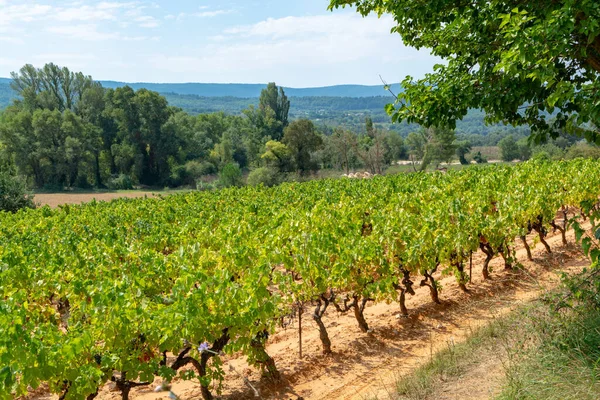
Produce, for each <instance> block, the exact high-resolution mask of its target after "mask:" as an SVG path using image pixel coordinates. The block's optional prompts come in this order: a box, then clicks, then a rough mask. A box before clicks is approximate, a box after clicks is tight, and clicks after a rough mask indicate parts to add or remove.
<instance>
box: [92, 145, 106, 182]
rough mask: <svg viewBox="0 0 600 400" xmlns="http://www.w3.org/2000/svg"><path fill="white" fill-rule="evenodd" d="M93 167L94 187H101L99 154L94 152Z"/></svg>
mask: <svg viewBox="0 0 600 400" xmlns="http://www.w3.org/2000/svg"><path fill="white" fill-rule="evenodd" d="M94 157H95V159H94V169H95V173H96V187H99V188H101V187H103V186H104V184H103V183H102V174H101V173H100V154H99V153H96V154H94Z"/></svg>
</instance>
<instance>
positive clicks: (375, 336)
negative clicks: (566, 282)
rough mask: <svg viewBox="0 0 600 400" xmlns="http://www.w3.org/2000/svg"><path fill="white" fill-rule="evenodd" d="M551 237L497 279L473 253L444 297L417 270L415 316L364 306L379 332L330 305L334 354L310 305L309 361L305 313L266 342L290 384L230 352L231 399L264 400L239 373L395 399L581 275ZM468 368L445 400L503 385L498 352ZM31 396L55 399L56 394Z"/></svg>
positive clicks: (573, 257) (181, 388)
mask: <svg viewBox="0 0 600 400" xmlns="http://www.w3.org/2000/svg"><path fill="white" fill-rule="evenodd" d="M567 238H568V240H569V242H570V243H573V242H574V241H575V239H574V237H573V233H572V232H570V233H569V234H568V235H567ZM528 241H529V242H530V243H533V241H534V238H533V237H532V236H531V237H529V238H528ZM547 241H548V243H549V244H550V246H551V247H552V249H553V254H551V255H549V254H546V252H545V250H544V249H543V246H542V245H541V244H538V245H537V246H535V248H533V247H532V252H533V257H534V261H533V262H530V261H528V260H527V257H526V253H525V250H524V249H523V248H522V246H521V245H520V243H518V245H517V258H518V260H519V262H520V263H521V264H522V269H519V270H516V271H512V272H507V271H504V270H503V263H502V260H501V259H495V260H494V261H493V262H492V263H491V266H492V267H493V269H494V270H493V273H492V280H489V281H483V280H482V278H481V272H480V270H481V265H482V264H483V259H484V257H483V255H482V254H480V253H478V254H474V256H473V284H472V285H469V288H470V293H469V294H466V293H463V292H461V291H460V290H459V288H458V286H457V284H456V281H455V278H454V277H452V276H447V277H440V276H439V274H438V278H440V282H441V284H442V287H443V290H442V292H441V294H440V296H441V300H442V303H443V304H441V305H435V304H433V303H432V302H431V300H430V298H429V289H428V288H426V287H424V288H418V278H417V277H414V278H413V280H414V281H415V283H416V285H415V288H416V295H415V296H412V297H411V296H409V297H408V298H407V306H408V308H409V313H410V316H409V318H406V319H402V318H398V314H399V306H398V304H396V303H394V304H385V303H378V304H371V305H370V306H368V307H367V309H366V311H365V317H366V319H367V321H368V322H369V324H370V327H371V330H372V333H370V334H363V333H361V332H360V330H359V328H358V326H357V324H356V320H355V319H354V318H353V317H352V316H351V315H338V313H337V312H336V311H335V310H334V309H329V310H328V312H327V314H326V315H325V317H324V318H323V320H324V322H325V324H326V326H327V330H328V332H329V335H330V337H331V340H332V343H333V354H332V355H329V356H324V355H321V348H320V341H319V338H318V331H317V326H316V324H315V323H314V322H313V321H312V318H311V314H312V309H310V308H307V310H306V312H305V314H304V315H303V352H304V357H303V358H302V359H301V360H300V359H299V358H298V334H297V328H298V327H297V321H294V323H293V324H292V325H291V326H288V327H287V328H286V329H284V330H280V331H278V332H277V333H276V334H274V335H272V336H271V338H270V339H269V342H268V345H267V351H268V352H269V354H270V355H271V356H272V357H273V358H274V359H275V361H276V363H277V366H278V368H279V370H280V371H281V372H282V374H283V376H284V380H283V382H282V383H279V384H277V385H275V384H272V383H270V382H268V381H266V380H265V379H261V377H260V374H259V373H258V372H257V371H256V370H254V369H251V368H249V367H248V365H247V364H246V363H245V360H244V359H243V358H241V357H236V356H235V355H233V356H228V357H226V358H225V359H224V361H225V367H224V370H225V371H226V374H227V377H226V380H225V382H226V383H225V385H226V386H225V387H224V390H223V398H224V399H227V400H233V399H255V398H256V397H254V393H253V392H252V391H251V390H250V389H249V388H248V387H247V386H246V385H245V384H244V382H243V380H242V379H241V377H240V375H239V374H241V375H243V376H245V377H247V379H248V381H249V382H250V383H251V384H252V385H253V386H255V387H256V388H257V389H258V390H260V392H261V394H262V398H263V399H293V400H296V399H299V398H302V399H304V400H313V399H314V400H316V399H344V400H353V399H356V400H366V399H391V398H395V396H396V382H397V381H398V379H399V378H400V377H402V376H405V375H407V374H409V373H411V372H412V371H414V370H415V369H416V368H418V367H419V366H421V365H423V364H424V363H426V362H427V361H429V360H431V358H432V357H433V355H434V354H436V353H437V352H438V351H440V350H443V349H445V348H447V347H448V345H449V343H459V342H462V341H464V340H465V339H466V338H467V337H469V336H470V335H471V334H472V333H473V332H474V331H476V330H477V329H478V328H480V327H483V326H486V325H488V324H489V323H490V322H491V321H494V320H495V319H496V318H498V317H500V316H504V315H507V314H509V313H511V312H512V311H514V310H515V309H516V308H518V307H519V306H521V305H523V304H525V303H528V302H531V301H532V300H534V299H536V298H538V297H540V296H541V295H542V294H543V293H546V292H547V291H549V290H552V289H553V288H556V286H557V285H558V284H559V282H560V276H559V273H560V272H567V273H575V272H577V271H580V270H581V269H582V268H584V267H586V266H588V265H589V261H588V260H587V259H586V258H585V257H584V256H583V254H582V253H581V251H580V250H579V249H578V248H576V247H575V246H572V245H569V246H566V247H565V246H562V243H561V238H560V235H559V234H558V233H557V234H554V235H552V236H551V237H549V238H548V239H547ZM467 269H468V266H467ZM230 367H232V368H233V369H234V370H230ZM475 375H476V376H477V377H476V379H472V381H473V385H464V384H465V383H466V382H469V381H470V380H471V378H469V376H475ZM469 376H464V377H462V378H461V381H460V382H454V383H452V382H449V383H448V385H447V386H448V387H446V388H445V389H447V390H448V392H449V393H451V397H444V396H442V397H436V398H448V399H450V398H451V399H461V398H469V399H487V398H489V396H490V394H491V393H494V392H496V391H497V390H498V387H499V386H500V384H501V382H500V379H501V378H502V368H501V360H499V359H494V358H490V359H489V360H487V361H486V363H482V364H480V365H479V366H477V367H475V368H473V370H471V371H470V373H469ZM159 383H160V382H159V381H156V382H154V384H153V385H151V386H148V387H142V388H137V389H135V391H134V392H132V396H131V398H133V399H138V400H159V399H160V400H162V399H167V398H168V393H154V392H153V389H154V388H155V387H156V385H158V384H159ZM452 385H454V386H452ZM469 387H470V388H471V389H469ZM459 388H463V389H462V390H463V391H464V393H463V394H464V396H465V397H461V394H460V393H461V392H460V391H458V392H457V390H458V389H459ZM473 388H476V390H475V391H474V390H473ZM173 392H174V393H176V394H177V395H178V396H180V398H181V399H182V400H188V399H198V398H201V396H200V386H199V384H198V382H194V381H187V382H186V381H175V382H174V384H173ZM444 392H446V390H444ZM457 395H458V397H456V396H457ZM449 396H450V395H449ZM32 398H34V399H36V400H42V399H43V400H50V399H52V400H55V399H56V397H52V396H49V395H37V396H32ZM119 398H120V396H119V393H118V392H114V391H112V388H111V386H110V385H107V386H106V387H104V388H103V389H102V391H101V393H100V396H99V399H101V400H109V399H110V400H113V399H114V400H116V399H119Z"/></svg>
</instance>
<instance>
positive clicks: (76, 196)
mask: <svg viewBox="0 0 600 400" xmlns="http://www.w3.org/2000/svg"><path fill="white" fill-rule="evenodd" d="M144 196H148V197H153V196H155V194H154V193H152V192H122V193H119V192H114V193H48V194H47V193H40V194H36V195H35V197H34V198H33V201H34V202H36V203H38V204H41V205H43V206H44V205H48V206H50V207H52V208H56V207H58V206H59V205H63V204H81V203H88V202H90V201H92V200H94V199H96V201H111V200H114V199H120V198H123V197H125V198H128V199H133V198H138V197H144Z"/></svg>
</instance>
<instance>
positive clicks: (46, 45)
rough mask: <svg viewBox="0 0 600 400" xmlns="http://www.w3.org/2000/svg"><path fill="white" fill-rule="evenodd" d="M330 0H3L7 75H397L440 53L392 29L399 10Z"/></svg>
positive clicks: (315, 78)
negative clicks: (378, 12) (42, 71)
mask: <svg viewBox="0 0 600 400" xmlns="http://www.w3.org/2000/svg"><path fill="white" fill-rule="evenodd" d="M328 4H329V2H328V0H291V1H290V0H245V1H242V0H237V1H230V0H220V1H218V0H198V1H193V0H155V1H128V0H124V1H119V0H109V1H94V0H81V1H73V0H53V1H51V0H0V77H8V76H9V75H10V72H11V71H17V70H18V69H19V68H21V67H22V66H23V65H25V64H33V65H35V66H38V67H39V66H43V65H44V64H45V63H47V62H54V63H55V64H58V65H60V66H67V67H69V68H70V69H71V70H74V71H81V72H83V73H85V74H86V75H91V76H92V77H93V78H94V79H96V80H116V81H124V82H168V83H175V82H207V83H266V82H276V83H277V84H278V85H283V86H287V87H316V86H328V85H338V84H369V85H374V84H380V83H381V80H380V78H379V76H380V75H381V76H382V77H383V78H384V79H385V81H387V82H389V83H397V82H400V81H401V80H403V79H404V78H405V77H406V76H407V75H411V76H413V77H415V78H420V77H422V76H423V75H424V74H425V73H427V72H431V71H432V68H433V65H434V64H435V63H437V62H439V61H438V60H437V59H436V58H434V57H433V56H431V55H430V54H429V51H428V50H421V51H417V50H415V49H412V48H407V47H405V46H404V45H403V44H402V39H401V37H400V36H399V35H398V34H391V33H390V29H391V28H392V26H393V20H392V18H391V17H390V16H382V17H381V18H377V16H369V17H367V18H363V17H361V16H360V15H359V14H357V13H356V12H355V10H353V9H348V8H347V9H345V10H342V9H338V10H334V11H328V10H327V6H328Z"/></svg>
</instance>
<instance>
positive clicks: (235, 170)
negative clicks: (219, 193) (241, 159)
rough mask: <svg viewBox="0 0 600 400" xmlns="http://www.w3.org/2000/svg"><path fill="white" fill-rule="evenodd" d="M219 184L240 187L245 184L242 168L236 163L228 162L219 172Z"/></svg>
mask: <svg viewBox="0 0 600 400" xmlns="http://www.w3.org/2000/svg"><path fill="white" fill-rule="evenodd" d="M218 185H219V186H220V187H234V186H235V187H239V186H243V185H244V181H243V179H242V170H241V169H240V167H239V165H237V164H235V163H229V164H226V165H225V166H224V167H223V170H222V171H221V173H219V181H218Z"/></svg>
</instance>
